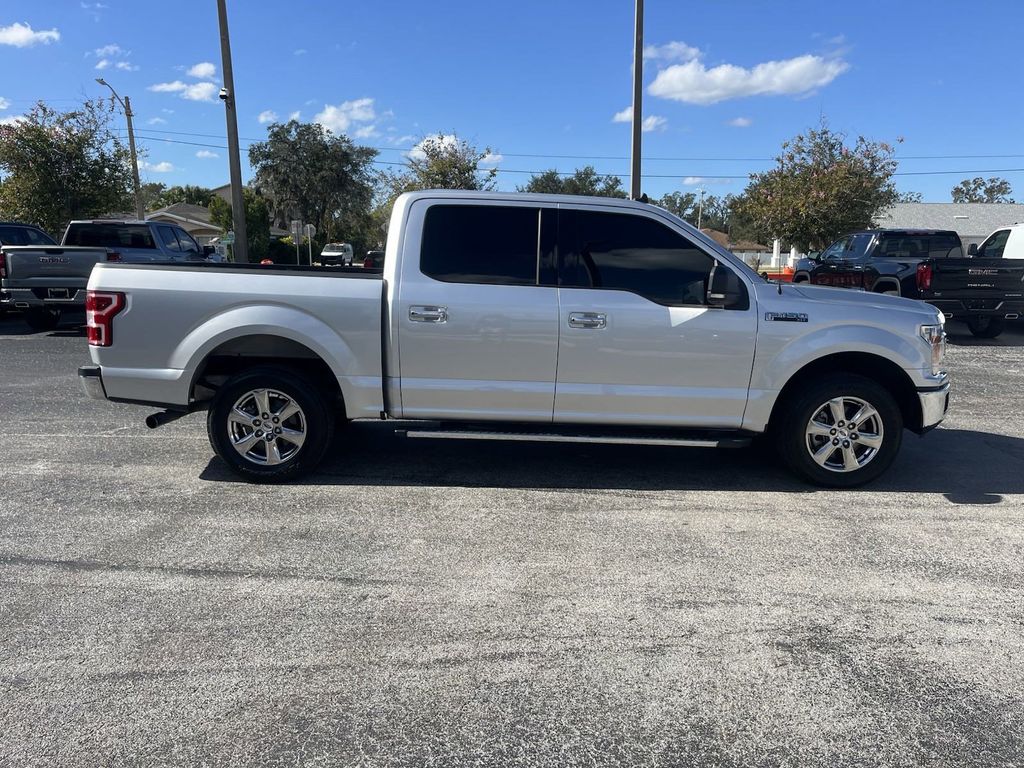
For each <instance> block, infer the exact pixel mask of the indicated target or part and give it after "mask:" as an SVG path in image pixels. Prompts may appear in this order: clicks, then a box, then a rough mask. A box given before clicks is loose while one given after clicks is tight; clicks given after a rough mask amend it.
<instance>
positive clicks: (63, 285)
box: [0, 219, 212, 330]
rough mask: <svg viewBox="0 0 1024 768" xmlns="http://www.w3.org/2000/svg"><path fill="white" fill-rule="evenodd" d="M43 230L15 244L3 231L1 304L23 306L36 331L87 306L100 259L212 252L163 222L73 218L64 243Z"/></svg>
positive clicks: (197, 256) (183, 257) (175, 257)
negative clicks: (89, 286)
mask: <svg viewBox="0 0 1024 768" xmlns="http://www.w3.org/2000/svg"><path fill="white" fill-rule="evenodd" d="M3 226H4V225H0V230H2V229H3ZM7 226H8V227H9V226H13V225H7ZM33 229H34V228H33ZM36 231H38V230H36ZM25 234H26V235H27V233H25ZM39 234H41V235H43V237H45V241H41V240H40V239H39V238H38V236H36V237H33V238H31V239H29V238H28V237H27V236H26V237H22V238H21V239H20V240H19V241H17V242H24V244H22V245H16V246H15V245H9V244H7V241H6V240H3V238H2V231H0V242H2V243H3V244H2V245H0V306H4V307H10V308H14V309H20V310H23V311H24V313H25V321H26V322H27V323H28V324H29V326H30V327H31V328H33V329H35V330H50V329H52V328H55V327H57V324H58V323H59V322H60V318H61V315H62V313H63V312H64V311H65V310H69V309H78V310H81V309H82V308H83V307H84V306H85V286H86V283H87V282H88V280H89V275H90V273H91V272H92V268H93V267H94V266H95V265H96V264H97V263H99V262H106V261H114V262H128V263H139V262H156V261H159V262H177V261H199V260H202V259H205V258H206V257H207V256H208V255H209V254H210V252H211V251H212V248H208V247H202V246H200V245H199V244H198V243H197V242H196V241H195V240H194V239H193V238H192V237H191V235H189V234H188V233H187V232H185V230H183V229H181V227H177V226H174V225H170V224H165V223H162V222H151V221H113V220H110V219H99V220H95V221H72V222H71V223H70V224H69V225H68V228H67V229H66V230H65V231H64V239H63V240H62V241H61V244H60V245H57V244H56V243H54V242H53V240H51V239H50V237H49V236H48V235H45V234H44V233H42V232H39Z"/></svg>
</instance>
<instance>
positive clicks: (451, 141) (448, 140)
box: [406, 133, 459, 160]
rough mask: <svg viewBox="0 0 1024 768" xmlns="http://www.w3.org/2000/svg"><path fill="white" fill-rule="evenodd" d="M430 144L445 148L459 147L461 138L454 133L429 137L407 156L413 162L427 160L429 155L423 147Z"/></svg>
mask: <svg viewBox="0 0 1024 768" xmlns="http://www.w3.org/2000/svg"><path fill="white" fill-rule="evenodd" d="M429 144H440V145H441V146H443V147H457V146H459V138H458V137H457V136H456V135H455V134H453V133H437V134H434V135H433V136H427V137H425V138H424V139H422V140H421V141H420V142H419V144H417V145H416V146H415V147H413V148H412V149H411V150H409V151H408V152H407V153H406V155H407V156H408V157H409V158H411V159H413V160H425V159H426V157H427V153H426V152H424V151H423V147H424V146H426V145H429Z"/></svg>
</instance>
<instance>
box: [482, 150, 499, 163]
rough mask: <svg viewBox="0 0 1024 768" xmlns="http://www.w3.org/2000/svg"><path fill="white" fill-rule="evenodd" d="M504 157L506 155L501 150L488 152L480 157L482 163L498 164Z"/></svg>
mask: <svg viewBox="0 0 1024 768" xmlns="http://www.w3.org/2000/svg"><path fill="white" fill-rule="evenodd" d="M504 159H505V156H504V155H502V154H501V153H500V152H488V153H487V154H486V155H484V156H483V157H481V158H480V165H498V164H499V163H500V162H501V161H502V160H504Z"/></svg>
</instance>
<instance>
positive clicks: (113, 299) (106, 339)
mask: <svg viewBox="0 0 1024 768" xmlns="http://www.w3.org/2000/svg"><path fill="white" fill-rule="evenodd" d="M124 304H125V301H124V294H123V293H113V292H107V291H88V292H87V293H86V294H85V328H86V335H87V336H88V338H89V346H92V347H109V346H110V345H111V343H112V342H113V341H114V333H113V331H114V329H113V323H114V316H115V315H116V314H117V313H118V312H120V311H121V310H122V309H124Z"/></svg>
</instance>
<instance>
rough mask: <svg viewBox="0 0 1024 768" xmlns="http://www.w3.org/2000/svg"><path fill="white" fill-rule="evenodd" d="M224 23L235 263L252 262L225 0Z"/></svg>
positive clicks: (220, 7)
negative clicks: (247, 233) (246, 224)
mask: <svg viewBox="0 0 1024 768" xmlns="http://www.w3.org/2000/svg"><path fill="white" fill-rule="evenodd" d="M217 19H218V21H219V22H220V56H221V67H222V68H223V70H224V87H223V88H222V89H221V92H220V97H221V99H222V100H223V101H224V115H225V117H226V119H227V124H228V164H229V165H230V168H231V220H232V224H233V226H234V229H235V245H234V257H235V261H243V262H247V261H249V238H248V237H247V235H246V231H245V198H244V196H243V195H242V162H241V160H240V158H239V149H238V114H237V104H236V102H235V78H234V75H233V74H232V72H231V41H230V40H229V39H228V10H227V7H226V5H225V0H217Z"/></svg>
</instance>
